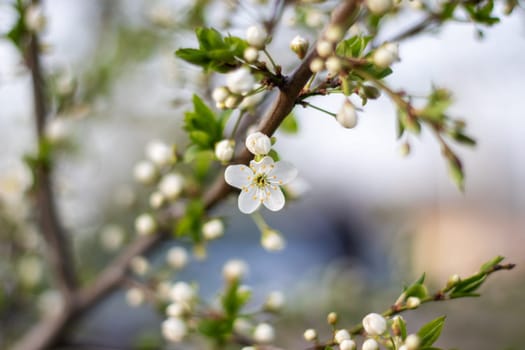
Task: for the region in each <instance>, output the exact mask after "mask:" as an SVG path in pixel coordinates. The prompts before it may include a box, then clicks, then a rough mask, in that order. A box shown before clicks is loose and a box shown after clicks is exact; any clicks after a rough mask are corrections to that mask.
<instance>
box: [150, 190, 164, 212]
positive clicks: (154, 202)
mask: <svg viewBox="0 0 525 350" xmlns="http://www.w3.org/2000/svg"><path fill="white" fill-rule="evenodd" d="M165 199H166V198H164V195H163V194H162V193H160V192H158V191H155V192H152V193H151V194H150V195H149V205H150V206H151V207H152V208H153V209H159V208H160V207H162V206H163V205H164V202H165Z"/></svg>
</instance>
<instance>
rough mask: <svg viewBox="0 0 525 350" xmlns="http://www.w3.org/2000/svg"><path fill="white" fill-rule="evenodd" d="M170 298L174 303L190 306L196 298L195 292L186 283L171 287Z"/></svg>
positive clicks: (178, 283)
mask: <svg viewBox="0 0 525 350" xmlns="http://www.w3.org/2000/svg"><path fill="white" fill-rule="evenodd" d="M170 296H171V300H173V301H174V302H177V303H182V304H185V305H188V304H190V303H191V302H192V301H193V299H194V298H195V290H194V289H193V287H192V286H190V285H189V284H188V283H186V282H177V283H175V284H174V285H173V287H171V291H170Z"/></svg>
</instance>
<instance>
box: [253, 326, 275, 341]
mask: <svg viewBox="0 0 525 350" xmlns="http://www.w3.org/2000/svg"><path fill="white" fill-rule="evenodd" d="M253 339H254V340H255V341H256V342H257V343H263V344H268V343H271V342H273V340H274V339H275V330H274V329H273V327H272V326H271V325H269V324H268V323H259V324H258V325H257V326H256V327H255V330H254V331H253Z"/></svg>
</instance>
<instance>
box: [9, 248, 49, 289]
mask: <svg viewBox="0 0 525 350" xmlns="http://www.w3.org/2000/svg"><path fill="white" fill-rule="evenodd" d="M16 270H17V273H18V276H19V277H20V282H22V284H23V285H25V286H28V287H34V286H36V285H37V284H38V283H39V282H40V281H41V280H42V277H43V276H44V270H43V264H42V260H41V259H39V258H38V257H36V256H33V255H28V256H24V257H22V258H21V259H20V260H18V263H17V266H16Z"/></svg>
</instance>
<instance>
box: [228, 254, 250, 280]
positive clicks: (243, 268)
mask: <svg viewBox="0 0 525 350" xmlns="http://www.w3.org/2000/svg"><path fill="white" fill-rule="evenodd" d="M247 273H248V265H247V264H246V263H245V262H244V261H243V260H240V259H232V260H228V261H227V262H226V264H224V267H223V268H222V275H223V277H224V279H225V280H226V281H238V280H241V279H243V278H244V277H245V276H246V274H247Z"/></svg>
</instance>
